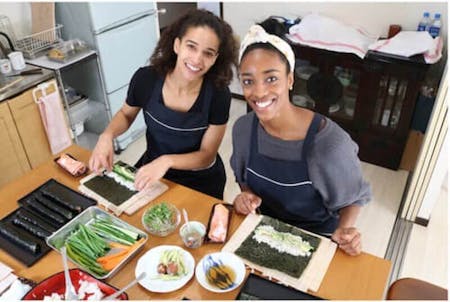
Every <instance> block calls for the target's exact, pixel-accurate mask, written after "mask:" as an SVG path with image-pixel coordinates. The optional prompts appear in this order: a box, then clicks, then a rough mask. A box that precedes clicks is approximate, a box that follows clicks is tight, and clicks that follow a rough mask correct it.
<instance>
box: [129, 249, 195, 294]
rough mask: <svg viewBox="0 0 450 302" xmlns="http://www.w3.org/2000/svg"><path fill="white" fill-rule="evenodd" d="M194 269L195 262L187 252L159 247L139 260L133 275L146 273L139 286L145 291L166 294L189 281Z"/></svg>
mask: <svg viewBox="0 0 450 302" xmlns="http://www.w3.org/2000/svg"><path fill="white" fill-rule="evenodd" d="M194 269H195V260H194V257H192V255H191V254H190V253H189V252H188V251H186V250H184V249H182V248H181V247H179V246H175V245H160V246H157V247H155V248H152V249H151V250H149V251H148V252H146V253H145V254H144V255H143V256H142V257H141V258H139V260H138V263H137V265H136V270H135V274H136V276H139V275H140V274H141V273H143V272H145V273H146V277H145V278H144V279H142V280H140V281H139V284H140V285H142V286H143V287H144V288H146V289H147V290H149V291H152V292H157V293H168V292H172V291H175V290H177V289H180V288H182V287H183V286H184V285H185V284H186V283H187V282H188V281H189V280H191V278H192V276H193V275H194Z"/></svg>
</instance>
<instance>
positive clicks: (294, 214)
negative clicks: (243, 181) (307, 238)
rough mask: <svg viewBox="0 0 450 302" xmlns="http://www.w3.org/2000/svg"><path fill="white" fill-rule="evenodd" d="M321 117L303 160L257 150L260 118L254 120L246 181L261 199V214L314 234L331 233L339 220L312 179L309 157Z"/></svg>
mask: <svg viewBox="0 0 450 302" xmlns="http://www.w3.org/2000/svg"><path fill="white" fill-rule="evenodd" d="M321 119H322V117H321V115H319V114H315V115H314V118H313V121H312V123H311V125H310V127H309V129H308V133H307V134H306V138H305V140H304V141H303V148H302V158H301V160H298V161H297V160H280V159H274V158H270V157H268V156H265V155H262V154H260V153H259V151H258V123H259V121H258V118H257V117H256V115H255V116H254V118H253V123H252V135H251V137H252V138H251V144H250V155H249V160H248V166H247V168H246V169H247V184H248V186H249V187H250V188H251V189H252V191H253V192H254V193H255V194H256V195H258V196H260V197H261V198H262V203H261V206H260V211H261V213H262V214H264V215H267V216H271V217H274V218H277V219H279V220H282V221H284V222H286V223H289V224H291V225H295V226H297V227H300V228H303V229H306V230H309V231H311V232H314V233H321V234H325V235H329V234H331V233H333V232H334V230H335V229H336V227H337V224H338V219H337V217H335V216H334V215H332V214H331V213H329V211H328V210H327V208H325V206H324V204H323V200H322V197H321V196H320V194H319V192H318V191H317V190H316V189H315V188H314V187H313V185H312V182H311V180H310V178H309V173H308V165H307V157H308V154H309V150H310V148H311V145H312V142H313V140H314V137H315V135H316V133H317V131H318V129H319V126H320V121H321Z"/></svg>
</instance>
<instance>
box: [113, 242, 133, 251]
mask: <svg viewBox="0 0 450 302" xmlns="http://www.w3.org/2000/svg"><path fill="white" fill-rule="evenodd" d="M109 246H110V247H111V248H118V249H125V250H128V249H129V248H130V245H125V244H121V243H119V242H115V241H112V242H110V243H109Z"/></svg>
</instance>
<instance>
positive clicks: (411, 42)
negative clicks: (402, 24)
mask: <svg viewBox="0 0 450 302" xmlns="http://www.w3.org/2000/svg"><path fill="white" fill-rule="evenodd" d="M442 46H443V45H442V38H441V37H437V38H435V39H433V38H432V37H431V36H430V34H429V33H428V32H427V31H401V32H399V33H398V34H396V35H395V36H394V37H392V38H390V39H386V40H380V41H377V42H375V43H373V44H372V45H370V46H369V49H370V50H375V51H378V52H383V53H389V54H393V55H399V56H404V57H411V56H414V55H417V54H423V55H424V59H425V62H426V63H428V64H433V63H436V62H437V61H439V59H440V58H441V57H442Z"/></svg>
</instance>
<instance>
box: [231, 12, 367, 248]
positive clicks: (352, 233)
mask: <svg viewBox="0 0 450 302" xmlns="http://www.w3.org/2000/svg"><path fill="white" fill-rule="evenodd" d="M271 24H273V23H270V22H267V21H265V22H263V23H261V24H260V25H254V26H252V27H251V28H250V30H249V32H248V34H247V35H246V36H245V38H244V40H243V42H242V44H241V49H240V53H239V60H240V65H239V75H240V81H241V85H242V89H243V93H244V97H245V99H246V100H247V103H248V104H249V106H250V107H251V108H252V109H253V112H251V113H249V114H247V115H245V116H243V117H241V118H239V119H238V120H237V121H236V123H235V125H234V127H233V154H232V157H231V166H232V168H233V170H234V174H235V176H236V179H237V181H238V183H239V185H240V187H241V189H242V193H241V194H239V195H238V196H237V197H236V198H235V200H234V207H235V209H236V210H237V211H238V212H239V213H242V214H248V213H252V212H255V210H256V208H259V210H260V211H261V213H262V214H264V215H267V216H271V217H274V218H276V219H279V220H282V221H284V222H286V223H288V224H291V225H294V226H297V227H300V228H304V229H306V230H309V231H311V232H315V233H319V234H323V235H325V236H331V237H332V239H333V240H334V241H336V242H337V243H338V244H339V247H340V248H341V249H343V250H344V251H345V252H346V253H348V254H350V255H357V254H359V253H360V252H361V235H360V233H359V232H358V230H357V229H356V228H355V227H354V223H355V220H356V218H357V215H358V213H359V209H360V207H361V205H363V204H365V203H367V202H368V201H369V200H370V194H371V193H370V187H369V185H368V183H367V182H365V181H364V180H363V178H362V172H361V167H360V164H359V159H358V157H357V153H358V147H357V145H356V144H355V143H354V142H353V141H352V140H351V138H350V136H349V135H348V134H347V133H346V132H345V131H344V130H342V129H341V128H340V127H339V126H338V125H337V124H336V123H334V122H333V121H331V120H330V119H328V118H326V117H323V116H321V115H320V114H317V113H315V112H313V111H310V110H308V109H305V108H301V107H297V106H294V105H293V104H292V102H291V101H290V95H289V90H291V89H292V86H293V84H294V76H293V70H294V64H295V56H294V53H293V51H292V49H291V47H290V46H289V44H288V43H287V42H286V41H284V40H283V39H282V38H280V37H279V36H277V35H274V34H270V32H272V31H269V30H273V32H278V31H277V30H276V29H275V30H274V29H273V28H271V27H270V26H269V25H271ZM268 31H269V32H268ZM343 175H345V177H342V176H343Z"/></svg>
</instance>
